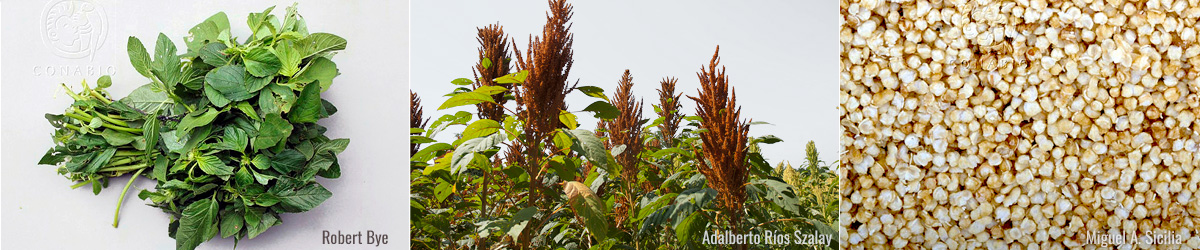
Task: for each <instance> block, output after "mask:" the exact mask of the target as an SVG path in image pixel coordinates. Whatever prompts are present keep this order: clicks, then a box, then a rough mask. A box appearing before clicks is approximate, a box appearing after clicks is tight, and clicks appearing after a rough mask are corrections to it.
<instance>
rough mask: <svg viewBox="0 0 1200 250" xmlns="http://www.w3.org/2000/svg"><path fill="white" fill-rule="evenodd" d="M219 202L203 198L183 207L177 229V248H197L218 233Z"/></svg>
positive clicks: (190, 249)
mask: <svg viewBox="0 0 1200 250" xmlns="http://www.w3.org/2000/svg"><path fill="white" fill-rule="evenodd" d="M217 206H218V204H217V202H215V201H213V200H211V199H201V200H198V201H196V202H192V204H191V205H188V206H187V208H185V209H183V214H182V217H181V218H180V219H179V228H178V229H176V230H175V249H188V250H192V249H196V246H199V245H200V243H204V242H205V241H208V240H209V239H212V238H213V237H214V236H216V235H217V211H218V209H217Z"/></svg>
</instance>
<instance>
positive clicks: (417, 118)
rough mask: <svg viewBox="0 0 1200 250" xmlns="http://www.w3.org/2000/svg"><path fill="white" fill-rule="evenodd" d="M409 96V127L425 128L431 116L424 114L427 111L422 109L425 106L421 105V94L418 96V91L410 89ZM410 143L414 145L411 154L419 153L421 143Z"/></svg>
mask: <svg viewBox="0 0 1200 250" xmlns="http://www.w3.org/2000/svg"><path fill="white" fill-rule="evenodd" d="M408 96H409V102H408V108H409V112H408V122H409V127H411V128H419V129H425V126H426V125H428V124H429V118H425V114H424V113H425V112H424V111H422V110H423V109H424V108H422V107H421V96H418V95H417V93H416V92H412V90H409V91H408ZM412 135H417V134H415V133H414V134H412ZM409 144H410V146H411V147H412V148H411V149H410V152H411V154H409V156H412V155H415V154H417V151H419V149H420V147H421V144H419V143H409Z"/></svg>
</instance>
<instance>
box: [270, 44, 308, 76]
mask: <svg viewBox="0 0 1200 250" xmlns="http://www.w3.org/2000/svg"><path fill="white" fill-rule="evenodd" d="M271 52H272V53H274V54H275V56H276V57H279V63H280V68H279V74H280V75H283V76H286V77H292V76H293V75H296V73H297V72H300V62H301V60H304V57H303V55H300V51H299V50H296V48H295V46H293V45H292V42H291V41H281V42H278V43H275V48H274V49H273V50H272V51H271Z"/></svg>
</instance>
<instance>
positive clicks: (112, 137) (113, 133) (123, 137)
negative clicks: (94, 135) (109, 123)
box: [100, 129, 137, 146]
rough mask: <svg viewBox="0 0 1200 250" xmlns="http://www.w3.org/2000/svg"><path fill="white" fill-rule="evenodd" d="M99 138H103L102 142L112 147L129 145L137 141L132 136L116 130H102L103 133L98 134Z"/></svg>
mask: <svg viewBox="0 0 1200 250" xmlns="http://www.w3.org/2000/svg"><path fill="white" fill-rule="evenodd" d="M100 136H103V137H104V140H105V141H108V144H110V145H113V146H121V145H125V144H129V143H130V142H133V140H134V139H137V138H136V136H134V135H133V134H130V133H126V132H121V131H117V130H116V129H104V131H101V132H100Z"/></svg>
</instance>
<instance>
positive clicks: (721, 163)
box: [688, 47, 750, 232]
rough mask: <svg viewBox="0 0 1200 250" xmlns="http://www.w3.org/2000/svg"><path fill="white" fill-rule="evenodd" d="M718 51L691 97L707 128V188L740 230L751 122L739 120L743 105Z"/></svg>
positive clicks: (704, 170) (702, 166)
mask: <svg viewBox="0 0 1200 250" xmlns="http://www.w3.org/2000/svg"><path fill="white" fill-rule="evenodd" d="M719 54H720V47H717V51H716V52H715V53H713V58H712V60H711V61H710V62H709V65H708V69H705V68H703V67H701V69H700V72H699V73H696V75H697V76H699V78H700V87H701V89H700V96H699V97H692V96H688V98H691V99H692V100H694V101H696V104H697V107H696V114H697V115H699V116H700V118H701V119H702V120H701V121H700V125H701V127H702V128H703V129H705V130H707V131H704V132H702V133H700V140H701V141H702V142H703V146H702V147H703V149H704V150H703V155H704V158H705V159H707V161H703V160H702V161H699V163H700V165H699V170H700V173H701V174H704V176H705V177H707V178H708V182H707V183H708V187H710V188H712V189H716V190H717V205H718V206H719V207H720V208H721V210H723V211H724V213H726V217H727V218H729V226H730V227H731V229H733V230H734V231H735V232H737V231H738V230H739V229H738V225H739V224H740V223H741V219H742V214H743V211H744V210H743V205H744V204H745V203H746V189H745V185H746V177H747V175H748V173H749V168H748V165H747V164H746V145H747V144H746V141H747V137H746V134H747V133H748V132H749V130H750V125H749V124H747V122H746V121H744V120H741V119H740V116H741V108H740V107H738V106H737V95H736V94H735V93H734V92H733V91H731V90H730V87H729V81H728V78H726V77H725V69H724V67H722V68H721V69H720V70H718V69H717V64H718V63H719V62H720V56H719ZM697 155H701V154H700V152H697Z"/></svg>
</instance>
